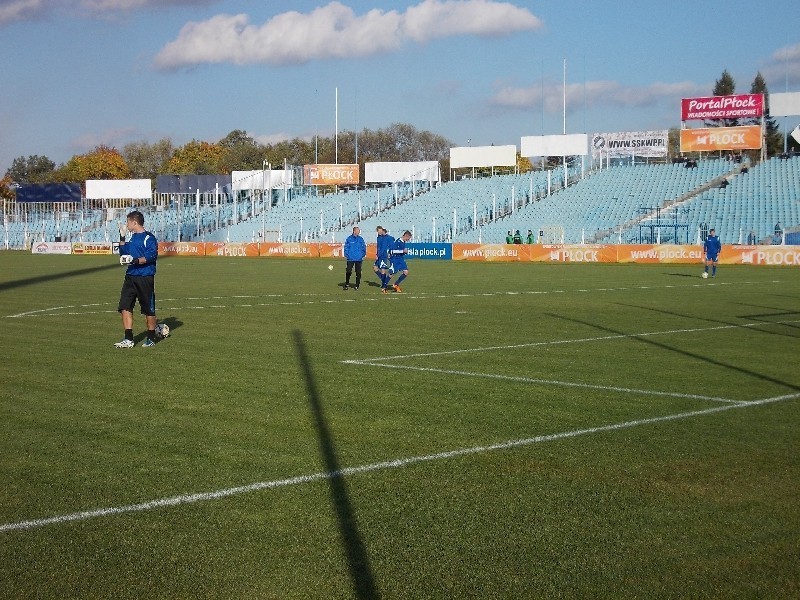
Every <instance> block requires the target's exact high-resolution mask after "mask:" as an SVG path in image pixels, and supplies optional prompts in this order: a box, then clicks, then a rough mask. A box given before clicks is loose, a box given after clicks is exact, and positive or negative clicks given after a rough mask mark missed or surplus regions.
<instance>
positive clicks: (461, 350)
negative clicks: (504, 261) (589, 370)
mask: <svg viewBox="0 0 800 600" xmlns="http://www.w3.org/2000/svg"><path fill="white" fill-rule="evenodd" d="M792 323H800V319H792V320H787V321H760V322H757V323H734V324H731V325H714V326H713V327H692V328H687V329H666V330H663V331H645V332H643V333H619V334H614V335H601V336H596V337H589V338H577V339H573V340H550V341H547V342H526V343H524V344H509V345H506V346H483V347H480V348H459V349H456V350H442V351H439V352H418V353H416V354H397V355H395V356H379V357H376V358H360V359H351V360H343V361H342V363H343V364H369V363H372V362H375V361H381V360H400V359H404V358H425V357H428V356H444V355H448V354H464V353H468V352H489V351H492V350H514V349H517V348H533V347H535V346H553V345H557V344H580V343H584V342H600V341H604V340H622V339H631V338H640V337H651V336H654V335H670V334H676V333H698V332H701V331H719V330H724V329H739V328H745V327H758V326H760V325H789V324H792Z"/></svg>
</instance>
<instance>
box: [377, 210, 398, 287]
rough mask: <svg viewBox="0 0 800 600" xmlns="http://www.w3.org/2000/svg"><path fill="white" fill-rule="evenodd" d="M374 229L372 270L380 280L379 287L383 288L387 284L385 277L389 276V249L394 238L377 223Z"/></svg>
mask: <svg viewBox="0 0 800 600" xmlns="http://www.w3.org/2000/svg"><path fill="white" fill-rule="evenodd" d="M375 231H376V232H377V234H378V237H377V239H376V247H377V251H376V252H375V264H374V265H372V270H373V271H375V275H377V276H378V279H380V280H381V287H382V288H384V287H386V286H387V284H388V280H386V278H387V277H391V275H390V274H389V269H390V267H391V266H392V263H391V259H390V258H389V250H390V249H391V247H392V245H393V244H394V238H393V237H392V236H390V235H389V232H388V231H387V230H386V228H384V227H381V226H380V225H378V227H377V228H376V229H375ZM385 280H386V281H385Z"/></svg>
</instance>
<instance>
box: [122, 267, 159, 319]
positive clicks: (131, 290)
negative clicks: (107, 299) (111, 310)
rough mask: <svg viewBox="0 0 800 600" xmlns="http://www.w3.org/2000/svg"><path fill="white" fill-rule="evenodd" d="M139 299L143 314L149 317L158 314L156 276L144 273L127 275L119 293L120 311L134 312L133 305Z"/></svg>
mask: <svg viewBox="0 0 800 600" xmlns="http://www.w3.org/2000/svg"><path fill="white" fill-rule="evenodd" d="M137 300H138V301H139V308H140V309H141V310H142V314H143V315H146V316H148V317H155V316H156V289H155V276H154V275H142V276H139V277H134V276H132V275H125V281H124V282H122V291H121V292H120V295H119V307H118V308H117V310H118V311H120V312H122V311H123V310H127V311H128V312H133V306H134V304H136V301H137Z"/></svg>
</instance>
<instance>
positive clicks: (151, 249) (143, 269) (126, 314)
mask: <svg viewBox="0 0 800 600" xmlns="http://www.w3.org/2000/svg"><path fill="white" fill-rule="evenodd" d="M127 231H130V232H131V233H132V234H133V235H131V239H130V240H128V242H127V243H125V234H126V232H127ZM119 237H120V245H119V254H120V257H119V264H121V265H123V266H127V267H128V269H127V271H126V272H125V281H124V282H123V283H122V291H121V292H120V295H119V307H118V308H117V310H118V311H119V313H120V314H121V315H122V327H123V329H125V337H124V338H123V339H122V341H121V342H117V343H116V344H114V346H115V347H117V348H133V346H134V341H133V306H134V304H136V301H137V300H138V301H139V308H140V309H141V311H142V314H143V315H145V319H146V321H147V340H145V342H144V344H143V345H142V346H143V347H144V348H150V347H152V346H155V343H156V323H157V321H156V292H155V276H156V261H157V260H158V240H156V236H154V235H153V234H152V233H150V232H149V231H147V230H146V229H145V228H144V215H143V214H142V213H141V212H139V211H138V210H134V211H131V212H129V213H128V218H127V221H126V223H125V225H120V228H119Z"/></svg>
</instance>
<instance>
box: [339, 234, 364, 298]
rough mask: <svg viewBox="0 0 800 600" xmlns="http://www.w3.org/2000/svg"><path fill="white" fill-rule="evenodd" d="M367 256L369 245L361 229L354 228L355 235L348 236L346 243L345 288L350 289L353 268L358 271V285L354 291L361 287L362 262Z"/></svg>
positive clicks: (354, 287)
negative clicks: (362, 235)
mask: <svg viewBox="0 0 800 600" xmlns="http://www.w3.org/2000/svg"><path fill="white" fill-rule="evenodd" d="M366 255H367V244H366V242H364V238H362V237H361V229H360V228H359V227H353V233H352V234H351V235H348V236H347V239H346V240H345V241H344V257H345V259H347V269H346V270H345V278H344V287H343V288H342V289H345V290H346V289H348V288H349V287H350V276H351V275H352V274H353V267H355V269H356V284H355V286H353V289H355V290H357V289H358V286H359V285H361V262H362V261H363V260H364V257H365V256H366Z"/></svg>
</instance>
